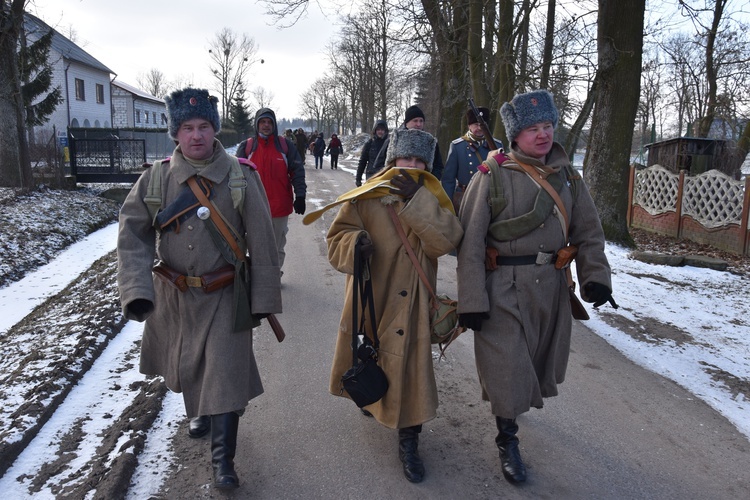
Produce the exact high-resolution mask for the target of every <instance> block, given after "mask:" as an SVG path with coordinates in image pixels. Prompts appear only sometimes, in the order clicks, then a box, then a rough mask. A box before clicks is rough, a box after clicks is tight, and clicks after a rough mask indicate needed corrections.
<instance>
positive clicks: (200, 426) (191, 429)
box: [188, 415, 211, 438]
mask: <svg viewBox="0 0 750 500" xmlns="http://www.w3.org/2000/svg"><path fill="white" fill-rule="evenodd" d="M210 429H211V416H210V415H201V416H200V417H195V418H191V419H190V424H189V425H188V436H190V437H191V438H201V437H203V436H205V435H206V434H208V431H209V430H210Z"/></svg>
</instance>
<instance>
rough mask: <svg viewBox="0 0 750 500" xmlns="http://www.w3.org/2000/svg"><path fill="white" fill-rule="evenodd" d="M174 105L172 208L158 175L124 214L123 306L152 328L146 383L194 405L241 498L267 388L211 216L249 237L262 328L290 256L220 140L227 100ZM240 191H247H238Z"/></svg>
mask: <svg viewBox="0 0 750 500" xmlns="http://www.w3.org/2000/svg"><path fill="white" fill-rule="evenodd" d="M166 103H167V112H168V115H169V134H170V136H171V137H172V138H173V139H175V140H176V141H177V143H178V145H177V147H176V149H175V150H174V153H173V155H172V157H171V159H169V160H168V161H167V160H165V162H164V163H163V164H161V167H160V170H159V171H160V174H161V175H160V182H161V184H160V191H161V206H160V210H159V212H158V215H157V216H156V218H155V220H154V219H152V216H151V214H150V212H149V204H148V203H147V202H146V200H145V199H144V198H146V197H147V195H148V194H149V188H150V187H151V186H154V184H153V182H152V180H151V176H152V173H153V172H154V170H155V168H156V166H155V167H152V168H151V169H148V170H146V171H145V172H144V173H143V175H142V176H141V177H140V179H138V181H137V182H136V184H135V186H134V187H133V189H132V190H131V191H130V194H129V195H128V197H127V199H126V200H125V203H124V204H123V206H122V210H121V212H120V231H119V236H118V241H117V252H118V284H119V288H120V301H121V303H122V307H123V313H124V315H125V318H127V319H134V320H136V321H144V320H145V321H146V324H145V326H144V329H143V342H142V346H141V363H140V370H141V373H145V374H147V375H161V376H163V377H164V379H165V381H166V384H167V387H169V388H170V389H171V390H173V391H175V392H181V393H183V398H184V401H185V410H186V413H187V416H188V417H189V418H191V419H192V420H191V425H190V434H191V436H192V437H200V436H202V435H204V434H206V433H207V432H208V430H209V427H210V430H211V453H212V461H211V462H212V466H213V468H214V486H216V487H218V488H236V487H237V486H239V480H238V478H237V474H236V473H235V471H234V455H235V448H236V441H237V427H238V423H239V416H240V414H241V413H242V412H243V411H244V408H245V406H246V405H247V403H248V401H249V400H250V399H252V398H254V397H256V396H258V395H260V394H261V393H262V392H263V386H262V385H261V381H260V376H259V373H258V368H257V365H256V362H255V357H254V355H253V342H252V340H253V337H252V330H251V329H250V328H247V329H244V330H241V331H234V330H236V326H235V322H234V318H233V313H234V312H236V305H235V303H234V299H235V286H233V285H237V283H233V282H234V279H233V278H234V272H233V269H234V268H233V267H232V266H230V267H229V272H228V274H227V272H226V269H227V266H228V265H229V262H228V260H227V259H226V258H225V257H224V256H223V255H222V253H221V252H220V250H219V249H218V247H217V245H216V243H215V241H214V239H213V238H212V235H211V233H210V228H209V226H208V220H210V217H209V216H208V214H209V213H210V210H213V209H216V210H217V211H218V212H220V213H221V215H223V217H224V218H225V219H226V221H227V222H228V223H229V224H230V225H231V226H232V227H234V228H235V229H236V230H237V232H238V234H239V235H240V236H241V239H240V240H239V241H238V245H239V246H240V247H241V248H242V247H244V248H246V250H247V255H248V260H249V265H248V268H249V275H250V290H249V295H250V299H251V301H250V303H251V305H252V311H251V312H252V313H253V314H254V315H255V316H256V317H264V316H267V315H268V314H270V313H279V312H281V291H280V290H281V286H280V273H279V256H278V251H277V250H276V245H275V243H274V236H273V235H274V232H273V226H272V224H271V215H270V211H269V208H268V200H267V199H266V195H265V191H264V190H263V185H262V184H261V182H260V178H259V176H258V174H257V173H256V172H255V170H254V168H253V166H252V164H250V163H249V162H245V163H244V164H240V163H239V162H240V161H239V160H238V159H237V158H235V157H233V156H231V155H229V154H227V153H226V152H225V150H224V147H223V146H222V145H221V143H220V142H219V141H218V140H216V139H215V135H216V132H218V131H219V128H220V121H219V113H218V110H217V104H216V98H215V97H211V96H209V94H208V92H207V91H205V90H200V89H192V88H187V89H184V90H178V91H175V92H174V93H172V94H171V95H170V96H169V97H167V98H166ZM243 162H244V160H243ZM233 176H234V177H235V178H234V179H231V178H232V177H233ZM240 177H241V179H240ZM190 178H194V179H196V180H197V182H199V183H201V184H202V185H203V186H204V188H206V189H207V190H208V191H209V194H208V195H207V196H208V198H209V199H210V201H211V202H212V203H213V207H212V208H211V209H209V212H206V209H205V208H203V207H201V208H200V209H199V204H198V203H197V199H196V197H195V195H194V194H193V191H192V190H191V189H190V187H189V186H188V185H187V181H188V179H190ZM230 180H234V182H233V183H232V184H231V185H232V186H234V187H232V188H230ZM238 184H244V185H245V186H244V187H242V188H240V189H238V187H237V185H238ZM152 192H153V191H152ZM241 193H243V194H242V195H241V196H239V200H240V201H235V200H234V199H233V198H237V197H238V196H237V195H240V194H241ZM154 197H156V196H155V195H154ZM239 203H242V204H241V205H239ZM157 204H158V200H157ZM199 210H201V211H199ZM199 215H200V216H201V217H199ZM154 257H156V258H158V259H159V260H160V261H161V262H160V266H161V268H160V269H161V270H162V272H164V273H167V274H169V273H171V275H172V277H173V279H172V280H171V281H170V280H167V279H164V280H163V279H161V278H160V277H161V276H162V275H161V274H157V273H156V272H154V274H153V276H152V267H153V265H154ZM155 269H156V268H155ZM217 271H220V272H219V273H218V274H222V273H223V276H224V277H225V280H224V281H222V283H223V284H224V286H223V287H220V288H218V289H216V290H214V291H210V292H208V291H204V289H203V287H202V285H203V284H204V283H205V282H207V280H208V277H209V276H210V275H211V273H214V272H217ZM157 278H159V279H157ZM180 285H182V286H181V287H180ZM238 296H239V294H238ZM245 309H247V308H245ZM209 416H210V417H209Z"/></svg>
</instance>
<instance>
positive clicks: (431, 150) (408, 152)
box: [385, 128, 437, 172]
mask: <svg viewBox="0 0 750 500" xmlns="http://www.w3.org/2000/svg"><path fill="white" fill-rule="evenodd" d="M436 143H437V139H435V138H434V137H433V136H432V135H430V134H428V133H427V132H424V131H422V130H417V129H405V128H397V129H396V130H394V131H393V134H392V135H391V140H390V142H389V144H388V151H387V152H386V155H385V164H386V166H388V167H392V166H393V164H394V163H396V158H410V157H412V156H416V157H417V158H419V159H421V160H422V161H424V163H425V165H427V171H428V172H432V160H433V159H434V158H435V144H436Z"/></svg>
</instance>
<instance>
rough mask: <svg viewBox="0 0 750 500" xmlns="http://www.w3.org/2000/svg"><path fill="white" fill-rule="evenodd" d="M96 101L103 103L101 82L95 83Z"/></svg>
mask: <svg viewBox="0 0 750 500" xmlns="http://www.w3.org/2000/svg"><path fill="white" fill-rule="evenodd" d="M96 102H98V103H99V104H104V85H102V84H101V83H97V84H96Z"/></svg>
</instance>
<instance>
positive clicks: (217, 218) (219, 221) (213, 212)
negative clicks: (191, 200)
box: [187, 176, 245, 262]
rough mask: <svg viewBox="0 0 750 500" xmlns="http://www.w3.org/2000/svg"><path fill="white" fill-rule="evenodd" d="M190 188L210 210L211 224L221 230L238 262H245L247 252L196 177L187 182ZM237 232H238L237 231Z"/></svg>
mask: <svg viewBox="0 0 750 500" xmlns="http://www.w3.org/2000/svg"><path fill="white" fill-rule="evenodd" d="M187 183H188V186H190V189H191V190H192V191H193V194H195V197H196V198H198V201H200V202H201V205H203V206H204V207H206V208H208V209H209V216H210V217H211V222H213V223H214V225H215V226H216V228H217V229H218V230H219V232H220V233H221V235H222V236H223V237H224V239H225V240H227V243H228V244H229V246H230V247H231V248H232V251H233V252H234V254H235V255H236V256H237V259H238V261H240V262H241V261H244V260H245V252H243V251H242V250H240V247H239V246H238V245H237V241H236V240H235V238H234V236H233V235H232V233H231V232H230V230H229V228H228V227H227V224H225V223H224V218H223V217H222V216H221V215H220V213H219V210H218V209H217V208H216V206H215V205H214V204H213V203H211V200H209V199H208V198H207V197H206V195H205V193H203V191H202V190H201V188H200V187H198V181H197V180H196V177H195V176H193V177H190V178H189V179H188V180H187ZM235 232H236V231H235Z"/></svg>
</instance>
